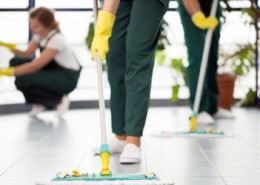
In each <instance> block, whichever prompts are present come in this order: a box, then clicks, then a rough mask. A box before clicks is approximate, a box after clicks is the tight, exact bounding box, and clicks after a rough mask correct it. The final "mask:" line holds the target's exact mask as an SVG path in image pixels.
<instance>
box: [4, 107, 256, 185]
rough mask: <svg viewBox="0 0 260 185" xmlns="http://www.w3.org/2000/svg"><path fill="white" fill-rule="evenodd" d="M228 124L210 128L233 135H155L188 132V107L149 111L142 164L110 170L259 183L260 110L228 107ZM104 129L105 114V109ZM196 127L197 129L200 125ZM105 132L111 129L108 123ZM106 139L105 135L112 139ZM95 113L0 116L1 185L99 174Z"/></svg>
mask: <svg viewBox="0 0 260 185" xmlns="http://www.w3.org/2000/svg"><path fill="white" fill-rule="evenodd" d="M233 111H234V114H235V115H236V119H235V120H217V122H216V127H218V128H221V129H223V130H225V131H227V132H233V133H235V136H234V137H228V138H185V137H181V138H177V137H174V138H158V137H152V136H151V135H152V134H153V133H158V132H160V131H163V130H172V131H174V130H183V129H185V128H187V124H188V121H187V118H188V116H189V115H190V110H189V109H188V108H187V107H171V108H151V109H150V111H149V114H148V119H147V124H146V128H145V132H144V137H143V142H142V151H143V159H142V163H141V164H136V165H120V164H119V163H118V158H119V156H118V155H114V156H112V157H111V161H110V163H111V170H112V171H113V172H114V173H137V172H144V171H154V172H156V173H157V174H158V175H159V176H161V177H165V178H170V179H174V181H175V182H176V184H177V185H260V122H259V120H260V119H259V118H260V111H259V110H255V109H234V110H233ZM107 113H108V114H107V120H108V125H110V124H111V123H110V121H109V120H110V115H109V111H107ZM202 127H203V126H200V128H202ZM107 129H108V132H110V130H111V129H110V126H108V128H107ZM111 136H112V135H109V137H111ZM99 142H100V137H99V112H98V110H96V109H88V110H76V111H70V112H68V113H67V114H66V116H65V118H64V120H58V119H57V118H55V116H54V114H53V112H47V113H44V114H42V115H40V117H39V119H30V118H29V117H28V116H27V115H26V114H19V115H18V114H15V115H8V116H1V117H0V148H1V152H0V184H1V185H2V184H3V185H4V184H5V185H18V184H19V185H20V184H21V185H33V184H34V182H35V180H36V179H39V178H45V177H52V176H54V175H55V174H56V173H57V172H59V171H70V170H71V169H74V168H79V169H81V170H83V171H88V172H99V170H100V166H101V163H100V159H99V157H98V156H93V155H92V153H91V149H92V148H93V147H95V146H99Z"/></svg>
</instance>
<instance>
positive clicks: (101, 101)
mask: <svg viewBox="0 0 260 185" xmlns="http://www.w3.org/2000/svg"><path fill="white" fill-rule="evenodd" d="M93 11H94V19H95V21H94V23H95V28H96V24H97V18H98V0H94V6H93ZM97 78H98V95H99V99H98V101H99V114H100V129H101V143H102V145H104V144H107V133H106V115H105V100H104V90H103V79H102V60H101V58H100V56H99V54H98V56H97Z"/></svg>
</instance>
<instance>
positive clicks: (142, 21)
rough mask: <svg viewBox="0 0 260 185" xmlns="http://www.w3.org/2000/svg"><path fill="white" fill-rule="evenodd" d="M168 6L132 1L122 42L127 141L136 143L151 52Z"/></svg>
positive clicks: (146, 101) (143, 115) (145, 108)
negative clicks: (124, 55) (124, 49)
mask: <svg viewBox="0 0 260 185" xmlns="http://www.w3.org/2000/svg"><path fill="white" fill-rule="evenodd" d="M167 9H168V6H166V5H164V4H162V3H161V2H160V1H158V0H141V1H140V0H135V1H133V7H132V11H131V17H130V20H131V21H130V24H129V27H128V33H127V41H126V52H127V56H126V65H127V66H126V71H125V83H126V95H127V98H126V114H125V116H126V117H125V119H126V127H125V130H126V134H127V143H133V144H135V145H137V146H140V137H141V136H142V134H143V129H144V125H145V121H146V116H147V111H148V107H149V101H150V90H151V78H152V72H153V65H154V53H155V47H156V45H157V41H158V37H159V30H160V26H161V20H162V18H163V16H164V14H165V12H166V10H167Z"/></svg>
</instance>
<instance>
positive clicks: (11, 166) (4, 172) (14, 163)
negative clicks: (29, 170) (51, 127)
mask: <svg viewBox="0 0 260 185" xmlns="http://www.w3.org/2000/svg"><path fill="white" fill-rule="evenodd" d="M51 132H52V131H50V132H49V133H47V134H46V135H45V136H44V137H43V138H42V139H41V140H40V141H39V143H38V144H36V145H35V146H33V147H31V148H29V149H28V151H26V152H25V153H24V154H23V155H22V156H21V157H20V158H18V159H17V160H16V161H15V162H13V163H12V164H11V165H10V166H9V167H7V169H6V170H4V171H3V172H2V173H1V174H0V177H3V176H4V175H5V174H6V173H7V172H8V171H9V170H11V169H12V168H13V167H14V166H15V165H16V164H18V163H19V162H20V161H21V160H22V159H23V158H24V157H25V156H26V155H28V153H29V151H30V150H32V149H33V148H36V147H38V146H39V145H40V144H42V142H43V141H44V140H45V139H46V138H47V137H48V136H49V135H50V134H51Z"/></svg>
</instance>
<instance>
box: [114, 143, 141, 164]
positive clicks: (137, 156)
mask: <svg viewBox="0 0 260 185" xmlns="http://www.w3.org/2000/svg"><path fill="white" fill-rule="evenodd" d="M119 162H120V163H121V164H135V163H140V162H141V148H140V147H137V146H136V145H134V144H131V143H128V144H126V145H125V148H124V150H123V152H122V154H121V155H120V158H119Z"/></svg>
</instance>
